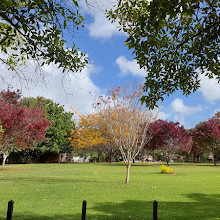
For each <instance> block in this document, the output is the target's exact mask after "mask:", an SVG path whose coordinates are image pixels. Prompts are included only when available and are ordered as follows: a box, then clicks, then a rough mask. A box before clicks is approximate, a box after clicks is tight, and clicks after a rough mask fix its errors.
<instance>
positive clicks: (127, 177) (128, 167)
mask: <svg viewBox="0 0 220 220" xmlns="http://www.w3.org/2000/svg"><path fill="white" fill-rule="evenodd" d="M126 166H127V174H126V180H125V183H126V184H128V183H129V175H130V168H131V162H128V164H126Z"/></svg>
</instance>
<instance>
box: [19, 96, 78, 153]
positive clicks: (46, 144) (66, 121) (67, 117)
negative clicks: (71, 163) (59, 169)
mask: <svg viewBox="0 0 220 220" xmlns="http://www.w3.org/2000/svg"><path fill="white" fill-rule="evenodd" d="M23 104H24V105H26V106H30V107H34V106H41V107H42V108H44V109H45V110H46V116H47V119H48V120H49V121H50V123H51V125H50V127H49V128H48V129H47V133H46V136H45V140H44V141H42V142H41V143H40V144H38V146H37V149H39V150H41V151H42V152H45V151H50V152H58V153H71V152H72V150H73V149H72V147H71V146H70V145H69V142H68V140H67V137H68V136H69V135H70V129H75V122H74V120H73V119H72V116H73V113H71V112H65V110H64V108H63V106H60V105H59V104H57V103H54V102H53V101H52V100H50V99H45V98H43V97H37V98H24V101H23Z"/></svg>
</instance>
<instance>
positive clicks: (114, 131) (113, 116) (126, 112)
mask: <svg viewBox="0 0 220 220" xmlns="http://www.w3.org/2000/svg"><path fill="white" fill-rule="evenodd" d="M141 96H142V86H140V87H139V88H138V87H137V86H136V85H134V84H133V85H132V84H130V83H128V84H127V85H126V86H125V87H124V88H121V87H119V86H118V87H117V88H116V89H111V90H110V91H109V92H108V96H106V97H103V96H102V97H99V99H98V100H97V101H96V102H95V108H96V109H98V112H99V114H100V115H101V116H102V119H103V120H102V122H103V123H105V125H106V126H107V128H108V130H109V132H110V133H111V135H112V137H113V139H114V142H115V145H116V147H117V148H118V149H119V150H120V152H121V155H122V158H123V160H124V162H125V164H126V167H127V174H126V181H125V183H126V184H128V183H129V174H130V167H131V163H132V161H133V160H134V159H135V157H136V156H137V155H138V154H139V152H140V150H141V149H142V147H143V146H144V145H145V144H146V142H148V141H149V137H148V135H147V130H148V128H149V125H150V124H151V123H152V122H153V121H154V120H155V119H156V114H155V112H154V111H146V109H145V108H144V106H142V105H141V103H140V97H141Z"/></svg>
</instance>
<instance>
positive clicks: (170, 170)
mask: <svg viewBox="0 0 220 220" xmlns="http://www.w3.org/2000/svg"><path fill="white" fill-rule="evenodd" d="M160 170H161V173H171V172H173V168H170V167H166V166H165V165H161V167H160Z"/></svg>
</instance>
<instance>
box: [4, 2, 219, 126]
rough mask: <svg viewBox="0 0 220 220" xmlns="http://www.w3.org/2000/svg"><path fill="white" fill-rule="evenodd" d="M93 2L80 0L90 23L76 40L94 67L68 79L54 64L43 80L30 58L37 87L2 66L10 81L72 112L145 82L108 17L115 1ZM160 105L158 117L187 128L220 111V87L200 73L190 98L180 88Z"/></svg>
mask: <svg viewBox="0 0 220 220" xmlns="http://www.w3.org/2000/svg"><path fill="white" fill-rule="evenodd" d="M94 2H95V1H94ZM91 4H92V5H93V6H94V7H88V6H87V5H86V4H85V1H82V2H81V3H80V10H81V13H82V14H83V16H84V17H85V19H86V20H85V22H86V26H85V28H84V29H81V30H80V31H79V33H76V34H75V38H73V40H74V41H75V43H76V45H77V46H78V47H79V48H81V50H82V51H83V52H86V53H87V55H88V57H89V59H90V64H89V66H88V67H86V68H85V69H84V70H83V72H82V73H74V74H73V75H70V76H69V77H64V78H63V77H62V76H63V75H62V71H61V70H59V69H58V68H57V67H56V66H55V65H49V66H46V67H44V68H43V71H44V73H45V78H42V77H38V76H37V75H36V70H35V68H36V65H35V64H34V63H33V62H32V61H28V62H27V66H26V67H21V68H20V69H21V72H25V74H26V76H27V75H28V77H30V78H31V79H32V80H33V81H34V82H36V85H35V86H33V84H30V86H29V88H27V86H24V85H22V87H21V83H20V82H18V79H17V78H16V74H14V73H13V72H8V71H7V70H6V68H5V67H4V66H0V70H1V72H2V74H3V76H4V77H5V79H6V84H7V83H8V84H10V85H11V86H13V88H22V93H23V95H24V96H34V97H36V96H44V97H46V98H51V99H53V100H54V101H55V102H57V103H60V104H61V105H64V107H65V109H66V110H67V111H71V110H70V108H69V107H70V105H72V106H74V107H75V108H76V109H77V110H78V111H79V112H80V113H82V114H87V113H90V112H91V111H92V102H93V97H95V96H97V95H100V94H102V93H104V92H105V90H106V89H107V88H109V87H112V86H118V85H124V84H125V83H126V82H128V81H133V80H135V81H141V80H143V79H144V76H145V74H146V73H145V72H144V71H143V70H140V69H139V67H138V65H137V63H136V61H135V60H134V59H133V57H132V51H130V50H128V48H127V47H126V46H124V41H125V39H126V35H125V34H124V33H123V32H119V31H118V29H117V24H111V23H110V22H109V21H108V20H107V19H106V18H105V14H104V9H105V8H108V9H109V8H110V7H111V4H110V3H109V2H108V1H106V0H105V1H104V0H98V1H96V4H95V3H91ZM65 38H66V39H68V44H67V46H70V45H71V42H70V41H71V38H70V37H69V36H67V35H66V36H65ZM9 76H10V77H9ZM6 84H5V83H2V84H1V85H0V86H1V87H2V88H5V86H6ZM64 88H65V90H64ZM159 106H160V109H161V110H160V111H161V112H160V114H159V116H160V117H161V118H162V119H166V120H168V121H171V120H172V121H179V122H180V123H181V124H183V125H184V126H185V127H186V128H191V127H193V126H195V125H196V124H197V123H199V122H200V121H204V120H207V119H208V118H209V117H212V116H213V115H214V113H215V111H217V110H220V85H219V84H217V81H216V80H214V79H212V80H209V79H207V78H206V77H204V76H201V88H200V89H199V90H198V91H197V92H196V93H194V94H192V95H190V96H188V97H185V96H182V94H181V91H178V92H176V93H175V94H174V95H172V96H170V97H168V98H165V101H164V102H163V103H159Z"/></svg>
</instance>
